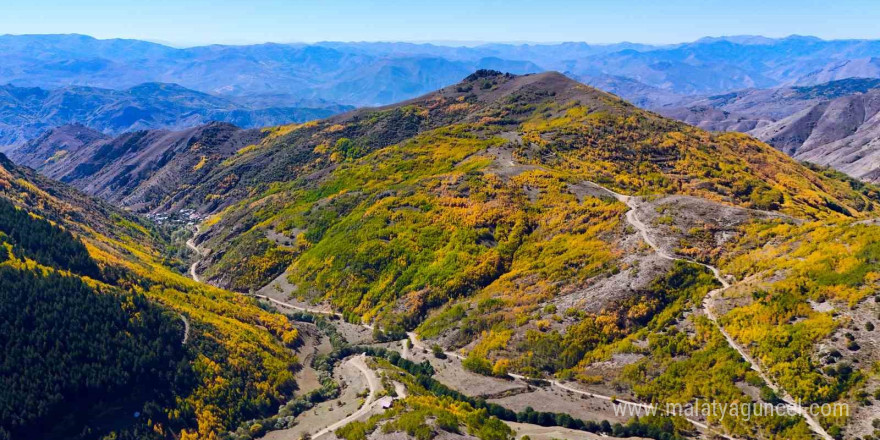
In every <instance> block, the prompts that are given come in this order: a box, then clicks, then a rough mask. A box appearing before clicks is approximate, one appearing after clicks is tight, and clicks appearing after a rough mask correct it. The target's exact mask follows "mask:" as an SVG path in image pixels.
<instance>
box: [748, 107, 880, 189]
mask: <svg viewBox="0 0 880 440" xmlns="http://www.w3.org/2000/svg"><path fill="white" fill-rule="evenodd" d="M878 112H880V91H878V90H871V91H868V92H867V93H864V94H856V95H851V96H845V97H842V98H837V99H834V100H831V101H826V102H822V103H820V104H817V105H815V106H812V107H810V108H808V109H806V110H803V111H801V112H798V113H796V114H794V115H791V116H789V117H788V118H785V119H782V120H780V121H778V122H776V123H774V124H771V125H768V126H766V127H763V128H760V129H758V130H755V131H754V132H753V134H754V135H755V136H756V137H758V138H760V139H762V140H764V141H765V142H767V143H769V144H771V145H773V146H775V147H777V148H779V149H780V150H782V151H785V152H786V153H788V154H790V155H791V156H792V157H794V158H796V159H799V160H805V161H808V162H812V163H816V164H820V165H827V166H831V167H833V168H835V169H837V170H840V171H843V172H845V173H847V174H849V175H850V176H853V177H856V178H859V179H864V180H867V181H873V182H880V146H878V143H877V139H878V138H880V115H878Z"/></svg>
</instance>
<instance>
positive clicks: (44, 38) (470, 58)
mask: <svg viewBox="0 0 880 440" xmlns="http://www.w3.org/2000/svg"><path fill="white" fill-rule="evenodd" d="M0 54H2V55H0V61H2V65H3V66H4V67H3V68H2V69H0V83H13V84H16V85H18V86H39V87H44V88H58V87H64V86H69V85H74V84H75V85H88V86H94V87H105V88H113V89H124V88H128V87H132V86H134V85H136V84H140V83H144V82H173V83H178V84H181V85H182V86H184V87H187V88H191V89H195V90H200V91H203V92H208V93H212V94H218V95H223V96H226V97H234V98H236V99H245V98H247V99H252V98H259V99H267V97H272V98H271V99H272V100H273V103H274V105H289V104H290V102H292V101H295V100H299V99H310V98H320V99H325V100H329V101H332V102H340V103H345V104H351V105H358V106H361V105H382V104H389V103H392V102H396V101H400V100H404V99H407V98H412V97H415V96H418V95H421V94H423V93H427V92H429V91H431V90H434V89H436V88H438V87H441V86H446V85H451V84H454V83H455V82H457V81H458V79H459V78H462V77H464V76H466V75H467V74H468V73H470V72H472V71H473V70H475V69H480V68H485V69H496V70H502V71H509V72H511V73H515V74H523V73H536V72H540V71H548V70H555V71H560V72H564V73H566V74H567V75H568V76H570V77H573V78H576V79H579V80H582V81H585V82H590V80H589V79H590V78H597V77H609V76H610V77H620V78H626V79H628V80H633V81H637V82H639V83H643V84H645V85H647V86H649V87H653V88H656V89H659V90H662V91H664V92H666V93H675V94H682V95H693V94H701V95H702V94H720V93H725V92H729V91H733V90H741V89H746V88H775V87H783V86H792V85H815V84H820V83H823V82H828V81H833V80H838V79H844V78H849V77H872V78H877V77H880V67H878V66H880V63H878V61H877V60H878V59H880V41H877V40H832V41H826V40H821V39H818V38H815V37H804V36H790V37H786V38H780V39H773V38H766V37H760V36H732V37H717V38H716V37H713V38H703V39H700V40H697V41H694V42H690V43H682V44H673V45H662V46H652V45H645V44H637V43H620V44H611V45H590V44H586V43H578V42H573V43H561V44H494V43H493V44H485V45H480V46H475V47H447V46H438V45H432V44H412V43H341V42H321V43H315V44H277V43H265V44H255V45H248V46H226V45H211V46H202V47H190V48H183V49H181V48H172V47H169V46H164V45H161V44H156V43H149V42H145V41H138V40H122V39H112V40H98V39H94V38H92V37H88V36H84V35H20V36H15V35H5V36H0Z"/></svg>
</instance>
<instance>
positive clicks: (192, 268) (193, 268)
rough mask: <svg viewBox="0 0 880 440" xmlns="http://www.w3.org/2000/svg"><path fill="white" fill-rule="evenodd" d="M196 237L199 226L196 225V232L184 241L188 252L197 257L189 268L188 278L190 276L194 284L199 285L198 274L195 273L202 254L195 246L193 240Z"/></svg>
mask: <svg viewBox="0 0 880 440" xmlns="http://www.w3.org/2000/svg"><path fill="white" fill-rule="evenodd" d="M197 235H199V226H198V225H196V230H195V232H194V233H193V236H192V238H190V239H189V240H187V241H186V247H188V248H189V249H190V250H192V251H193V252H194V253H195V254H196V257H197V258H196V261H194V262H193V264H192V265H191V266H190V267H189V276H190V278H192V279H193V280H195V281H196V282H198V283H201V282H202V280H201V278H199V274H197V273H196V267H198V265H199V258H198V257H201V256H203V255H204V253H203V252H202V250H201V249H199V247H198V246H196V242H195V238H196V236H197Z"/></svg>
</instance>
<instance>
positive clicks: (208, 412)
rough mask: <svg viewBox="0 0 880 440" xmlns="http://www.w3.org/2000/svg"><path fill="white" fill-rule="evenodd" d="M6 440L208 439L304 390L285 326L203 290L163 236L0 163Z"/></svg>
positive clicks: (0, 426)
mask: <svg viewBox="0 0 880 440" xmlns="http://www.w3.org/2000/svg"><path fill="white" fill-rule="evenodd" d="M0 245H2V252H0V279H2V283H0V308H2V313H0V327H2V332H0V349H2V351H3V354H2V359H3V362H2V363H0V373H2V374H0V376H2V384H3V389H4V392H3V393H0V396H2V397H0V400H2V402H0V438H4V439H24V438H47V439H54V438H57V439H62V438H63V439H70V438H84V439H93V438H105V436H107V435H110V436H111V437H113V438H194V436H198V437H200V438H210V436H211V435H216V434H217V433H220V432H223V431H224V430H228V429H232V428H234V427H235V426H237V424H238V423H240V422H242V421H243V420H246V419H249V418H253V417H255V416H259V415H264V414H267V413H269V412H270V411H271V410H273V409H274V408H275V407H276V405H277V403H279V402H281V401H283V400H285V399H286V398H287V397H289V396H290V395H291V393H292V391H293V389H294V388H295V384H294V382H293V372H294V371H295V369H296V368H297V360H296V357H295V356H294V355H292V354H291V353H290V351H289V350H288V348H286V347H285V346H293V345H295V344H296V343H297V341H298V333H297V330H296V328H294V327H293V325H292V324H291V323H290V322H289V321H288V320H287V319H286V318H284V317H283V316H280V315H277V314H272V313H269V312H266V311H264V310H262V309H260V308H259V307H257V306H256V304H255V303H253V302H252V301H250V300H246V299H243V298H241V297H239V296H236V295H233V294H230V293H228V292H225V291H222V290H219V289H215V288H211V287H208V286H204V285H200V284H198V283H194V282H192V281H190V280H189V279H188V278H186V277H185V276H183V275H181V274H180V273H178V272H176V271H175V270H173V269H171V267H173V266H182V264H181V262H180V261H175V260H174V259H173V258H172V257H171V256H170V253H169V250H170V249H172V248H173V245H172V243H171V241H170V240H169V237H168V236H167V235H166V232H165V231H164V230H161V229H158V228H156V227H155V226H154V225H152V224H151V223H149V222H147V221H145V220H143V219H141V218H138V217H134V216H131V215H129V214H127V213H125V212H123V211H121V210H118V209H116V208H113V207H110V206H109V205H107V204H106V203H104V202H100V201H97V200H95V199H92V198H90V197H88V196H85V195H83V194H82V193H80V192H78V191H76V190H74V189H72V188H70V187H68V186H66V185H63V184H60V183H57V182H53V181H50V180H48V179H46V178H44V177H41V176H38V175H36V174H35V173H33V171H31V170H29V169H26V168H20V167H17V166H15V165H13V164H12V162H10V161H9V160H8V159H7V158H6V157H5V156H3V155H2V154H0Z"/></svg>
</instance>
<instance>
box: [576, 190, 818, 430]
mask: <svg viewBox="0 0 880 440" xmlns="http://www.w3.org/2000/svg"><path fill="white" fill-rule="evenodd" d="M586 183H587V184H588V185H590V186H593V187H594V188H596V189H599V190H602V191H605V192H607V193H608V194H610V195H611V196H613V197H614V198H615V199H617V200H618V201H620V202H622V203H625V204H626V206H628V207H629V211H627V212H626V220H627V222H628V223H629V224H630V225H632V227H634V228H635V229H636V230H637V231H639V234H640V235H641V236H642V240H644V241H645V243H647V244H648V246H650V247H651V248H652V249H653V250H654V252H656V253H657V254H658V255H660V256H661V257H663V258H665V259H667V260H670V261H685V262H688V263H693V264H699V265H700V266H703V267H705V268H707V269H709V270H710V271H712V274H713V275H714V276H715V279H716V280H718V282H719V283H721V287H719V288H718V289H715V290H713V291H711V292H709V293H708V294H707V295H706V297H705V298H704V299H703V311H704V313H705V314H706V317H708V318H709V320H711V321H712V323H713V324H715V327H717V328H718V330H719V331H720V332H721V334H722V335H723V336H724V339H725V340H726V341H727V344H728V345H729V346H730V347H731V348H733V349H734V350H736V352H737V353H739V355H740V356H741V357H742V358H743V359H744V360H745V361H746V362H747V363H748V364H749V365H750V366H751V369H752V370H754V371H755V372H756V373H758V375H759V376H760V377H761V379H762V380H763V381H764V382H765V383H766V384H767V386H768V387H770V389H772V390H773V392H774V393H776V394H777V395H780V396H781V398H782V400H783V402H785V404H786V405H787V406H788V407H789V408H790V409H791V411H793V412H794V413H796V414H798V415H800V416H801V417H803V418H804V420H806V421H807V424H808V425H809V426H810V429H811V430H812V431H813V432H814V433H816V434H817V435H819V436H820V437H822V438H823V439H825V440H833V438H832V437H831V436H830V435H829V434H828V433H827V432H825V429H824V428H822V425H820V424H819V422H818V421H816V420H815V419H814V418H813V416H812V415H811V414H810V413H809V412H808V411H807V410H806V409H804V407H802V406H800V405H798V404H797V403H796V402H795V400H794V399H793V398H792V397H791V395H790V394H788V392H787V391H785V390H784V389H782V388H781V387H779V386H778V385H776V383H775V382H773V381H772V380H771V379H770V376H768V375H767V373H766V372H765V371H764V369H763V368H762V367H761V365H760V364H759V363H758V362H756V361H755V359H754V358H752V356H751V355H750V354H749V353H748V352H747V351H746V350H745V348H743V347H742V346H741V345H740V344H739V343H738V342H736V340H734V339H733V337H732V336H730V334H729V333H727V331H726V330H724V327H723V326H722V325H721V324H720V323H719V322H718V317H717V316H716V315H715V311H714V310H713V309H712V307H711V303H712V301H714V299H715V297H717V296H718V295H719V294H721V293H722V292H724V291H725V290H727V289H729V288H730V287H731V286H732V284H731V283H730V282H729V281H728V280H727V279H726V277H725V276H723V275H722V274H721V271H720V270H718V268H717V267H715V266H711V265H708V264H703V263H700V262H696V261H693V260H690V259H687V258H682V257H678V256H675V255H670V254H669V253H667V252H666V251H665V250H663V249H662V248H661V247H660V246H658V245H657V244H656V243H655V242H654V240H653V239H652V238H651V236H650V234H649V233H648V226H647V225H645V224H644V223H643V222H642V221H641V220H640V219H639V218H638V215H637V214H636V209H637V208H638V206H639V205H638V198H636V197H630V196H627V195H623V194H619V193H617V192H614V191H612V190H610V189H608V188H605V187H604V186H601V185H599V184H596V183H593V182H586ZM595 397H598V396H595ZM692 423H693V422H692Z"/></svg>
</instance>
